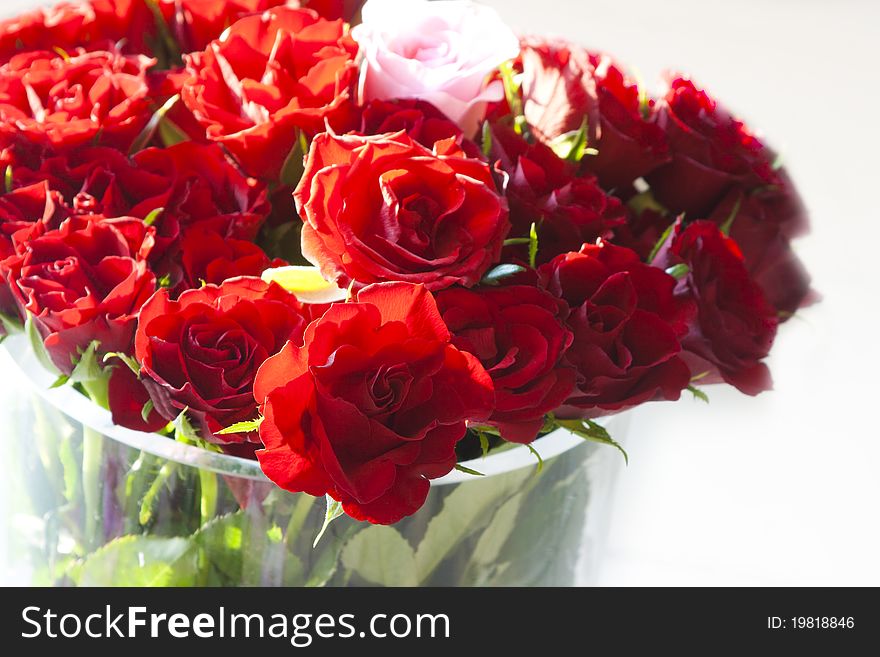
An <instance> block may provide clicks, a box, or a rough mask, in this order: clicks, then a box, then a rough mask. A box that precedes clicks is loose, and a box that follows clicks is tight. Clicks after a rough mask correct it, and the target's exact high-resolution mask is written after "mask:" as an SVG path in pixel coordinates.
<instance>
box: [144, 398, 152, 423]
mask: <svg viewBox="0 0 880 657" xmlns="http://www.w3.org/2000/svg"><path fill="white" fill-rule="evenodd" d="M152 412H153V400H152V399H148V400H147V401H145V402H144V406H143V408H141V418H142V419H143V421H144V422H149V421H150V413H152Z"/></svg>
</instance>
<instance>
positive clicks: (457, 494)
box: [416, 468, 532, 584]
mask: <svg viewBox="0 0 880 657" xmlns="http://www.w3.org/2000/svg"><path fill="white" fill-rule="evenodd" d="M531 476H532V473H531V472H529V471H528V469H527V468H521V469H519V470H514V471H513V472H508V473H506V474H504V475H496V476H494V477H479V478H475V479H473V480H471V481H469V482H467V484H463V485H461V486H457V487H455V488H454V489H453V491H452V492H451V493H449V494H448V495H447V496H446V498H445V499H444V500H443V508H442V509H441V510H440V512H439V513H437V514H435V515H434V517H433V518H431V520H430V522H429V523H428V528H427V530H426V531H425V536H424V537H423V538H422V540H421V542H420V543H419V546H418V549H417V550H416V566H417V569H418V581H419V582H420V583H422V584H424V583H425V582H426V581H427V580H428V578H429V577H430V576H431V574H432V573H433V572H434V571H435V570H436V569H437V567H438V566H439V565H440V564H441V563H443V561H444V560H445V559H446V558H447V557H448V556H449V555H450V554H451V553H452V552H453V551H454V550H455V549H456V548H457V547H460V546H461V544H462V541H464V540H465V539H466V538H467V537H469V536H471V535H473V534H475V533H476V532H478V531H480V530H481V529H483V528H484V527H485V526H486V525H488V524H489V522H490V521H491V519H492V515H493V514H494V513H495V511H496V510H497V509H498V508H499V507H500V506H501V505H502V504H503V503H504V502H505V501H507V499H509V498H510V496H511V495H512V494H514V493H516V492H519V491H520V490H522V487H523V485H524V484H525V482H527V481H528V480H529V478H530V477H531Z"/></svg>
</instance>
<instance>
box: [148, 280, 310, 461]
mask: <svg viewBox="0 0 880 657" xmlns="http://www.w3.org/2000/svg"><path fill="white" fill-rule="evenodd" d="M305 324H306V321H305V317H304V315H303V311H302V305H301V304H300V303H299V301H297V299H296V297H295V296H294V295H292V294H291V293H289V292H287V291H285V290H284V289H283V288H281V287H280V286H278V285H277V284H275V283H271V284H267V283H265V282H263V281H262V280H260V279H259V278H250V277H241V278H233V279H230V280H228V281H225V282H224V283H222V284H221V285H206V286H204V287H202V288H199V289H195V290H187V291H185V292H183V293H182V294H181V295H180V298H179V299H178V300H177V301H173V300H172V299H171V298H170V295H169V293H168V291H167V290H164V289H160V290H159V291H157V292H156V293H155V294H154V295H153V296H152V297H150V299H149V301H147V302H146V304H144V307H143V308H142V309H141V314H140V319H139V321H138V326H137V334H136V336H135V357H136V358H137V360H138V362H139V363H140V364H141V379H142V380H143V382H144V385H146V386H147V389H148V390H149V392H150V397H151V398H152V399H153V402H154V404H155V407H156V409H157V410H158V411H159V413H160V414H161V415H162V416H163V417H165V418H166V419H168V420H170V419H173V418H175V417H176V416H177V415H179V414H180V413H181V411H183V410H184V409H189V410H188V414H189V415H190V417H191V418H192V419H193V420H194V421H196V422H197V424H198V426H199V429H200V430H201V435H202V437H203V438H204V439H206V440H210V441H212V442H216V443H221V444H222V443H240V442H245V441H251V442H255V441H257V440H258V438H257V436H256V434H255V433H247V434H229V435H222V436H215V435H214V434H215V433H216V432H217V431H219V430H221V429H224V428H226V427H228V426H230V425H232V424H235V423H236V422H243V421H245V420H252V419H254V418H255V417H256V415H257V404H256V402H255V401H254V395H253V384H254V377H255V375H256V373H257V369H258V368H259V367H260V365H261V364H262V363H263V361H265V360H266V359H267V358H268V357H269V356H271V355H273V354H276V353H278V351H280V349H281V347H282V346H284V344H285V343H286V342H287V341H288V340H292V341H294V342H296V343H301V340H302V333H303V330H304V328H305Z"/></svg>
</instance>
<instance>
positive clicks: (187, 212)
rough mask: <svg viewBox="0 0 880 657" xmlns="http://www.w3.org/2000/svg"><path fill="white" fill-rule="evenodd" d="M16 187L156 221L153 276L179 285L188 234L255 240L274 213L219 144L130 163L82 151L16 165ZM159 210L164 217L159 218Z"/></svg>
mask: <svg viewBox="0 0 880 657" xmlns="http://www.w3.org/2000/svg"><path fill="white" fill-rule="evenodd" d="M12 171H13V184H14V186H16V187H17V186H20V185H28V184H31V183H33V182H35V181H39V180H46V181H48V184H49V187H50V188H51V189H52V190H55V191H56V192H58V193H59V194H60V196H61V197H62V198H63V201H64V203H65V204H66V206H67V208H68V209H69V211H70V212H72V213H77V214H93V213H96V214H102V215H105V216H132V217H139V218H141V219H145V218H147V217H150V216H151V215H152V217H151V221H152V222H153V225H154V227H155V229H156V246H155V248H154V249H153V251H152V252H151V254H150V262H151V265H152V266H153V269H154V270H155V271H157V272H158V273H159V274H160V275H164V274H169V275H170V277H171V279H172V280H171V281H170V283H169V284H171V285H172V286H175V287H176V286H177V285H178V284H179V282H180V279H181V276H182V273H181V272H180V271H179V261H180V257H181V255H180V245H179V240H180V237H181V234H182V232H183V231H185V230H187V229H189V228H192V227H193V226H199V227H201V228H202V229H205V230H208V229H210V230H213V231H214V232H216V233H218V234H219V235H221V236H222V237H224V238H231V239H237V240H253V239H255V238H256V235H257V232H258V231H259V228H260V226H261V225H262V223H263V221H264V220H265V218H266V216H267V215H268V214H269V211H270V206H269V203H268V201H267V198H266V190H265V187H264V186H263V185H261V184H260V183H257V182H256V181H255V180H253V179H249V178H245V177H244V176H242V175H241V174H240V173H238V172H237V171H236V169H235V167H233V166H232V165H231V164H230V163H229V162H228V161H227V160H226V159H225V157H224V155H223V151H222V149H221V148H220V147H218V146H217V145H215V144H197V143H193V142H182V143H180V144H177V145H175V146H172V147H170V148H165V149H159V148H148V149H146V150H143V151H140V152H138V153H137V154H135V155H134V157H133V158H131V159H130V158H128V157H127V156H125V155H123V154H122V153H120V152H118V151H115V150H113V149H110V148H100V147H96V148H81V149H77V150H75V151H71V152H69V153H65V154H62V155H49V156H47V157H44V158H43V159H42V160H41V161H38V162H36V163H30V166H26V165H25V164H16V165H14V166H13V169H12ZM160 208H161V212H159V213H158V214H156V211H157V210H159V209H160Z"/></svg>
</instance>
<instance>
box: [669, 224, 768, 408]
mask: <svg viewBox="0 0 880 657" xmlns="http://www.w3.org/2000/svg"><path fill="white" fill-rule="evenodd" d="M657 262H658V264H660V265H661V266H663V267H670V266H673V265H677V264H681V263H683V264H686V265H687V266H688V267H689V272H688V274H687V275H686V276H685V277H684V278H682V279H681V280H680V281H679V284H678V287H677V289H676V294H677V296H679V297H681V298H684V299H688V300H693V301H694V302H695V303H696V306H697V309H698V313H697V317H696V321H695V322H693V324H692V326H691V329H690V331H689V332H688V335H687V337H686V338H684V340H683V341H682V346H683V347H684V349H685V351H686V353H685V358H686V359H687V361H688V364H689V365H690V368H691V372H693V374H694V375H695V376H697V375H700V374H704V373H707V374H705V375H704V376H702V377H701V378H700V381H701V382H702V383H718V382H721V381H726V382H727V383H730V384H731V385H733V386H736V388H737V389H739V390H740V391H742V392H744V393H746V394H749V395H756V394H758V393H759V392H762V391H764V390H768V389H769V388H770V387H771V386H772V381H771V378H770V371H769V370H768V369H767V366H766V365H765V364H764V363H762V362H761V360H762V359H763V358H765V357H766V356H767V354H768V353H769V352H770V347H771V346H773V339H774V337H775V336H776V327H777V324H778V320H777V318H776V311H775V309H774V308H773V306H771V305H770V303H769V302H768V301H767V299H766V297H765V296H764V294H763V292H762V291H761V288H760V287H758V285H757V284H755V282H754V281H753V280H752V279H751V278H750V276H749V273H748V271H746V268H745V266H744V264H743V261H742V254H741V253H740V251H739V247H738V246H737V245H736V243H735V242H734V241H733V240H731V239H730V238H726V237H724V235H723V234H722V233H721V231H720V230H719V229H718V226H716V225H715V224H714V223H712V222H710V221H696V222H694V223H692V224H690V225H689V226H688V227H687V228H684V229H682V228H680V227H679V228H678V230H677V232H676V235H675V237H674V239H673V240H672V243H671V244H670V246H669V248H668V249H667V250H663V251H662V252H661V253H660V255H659V256H658V260H657Z"/></svg>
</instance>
